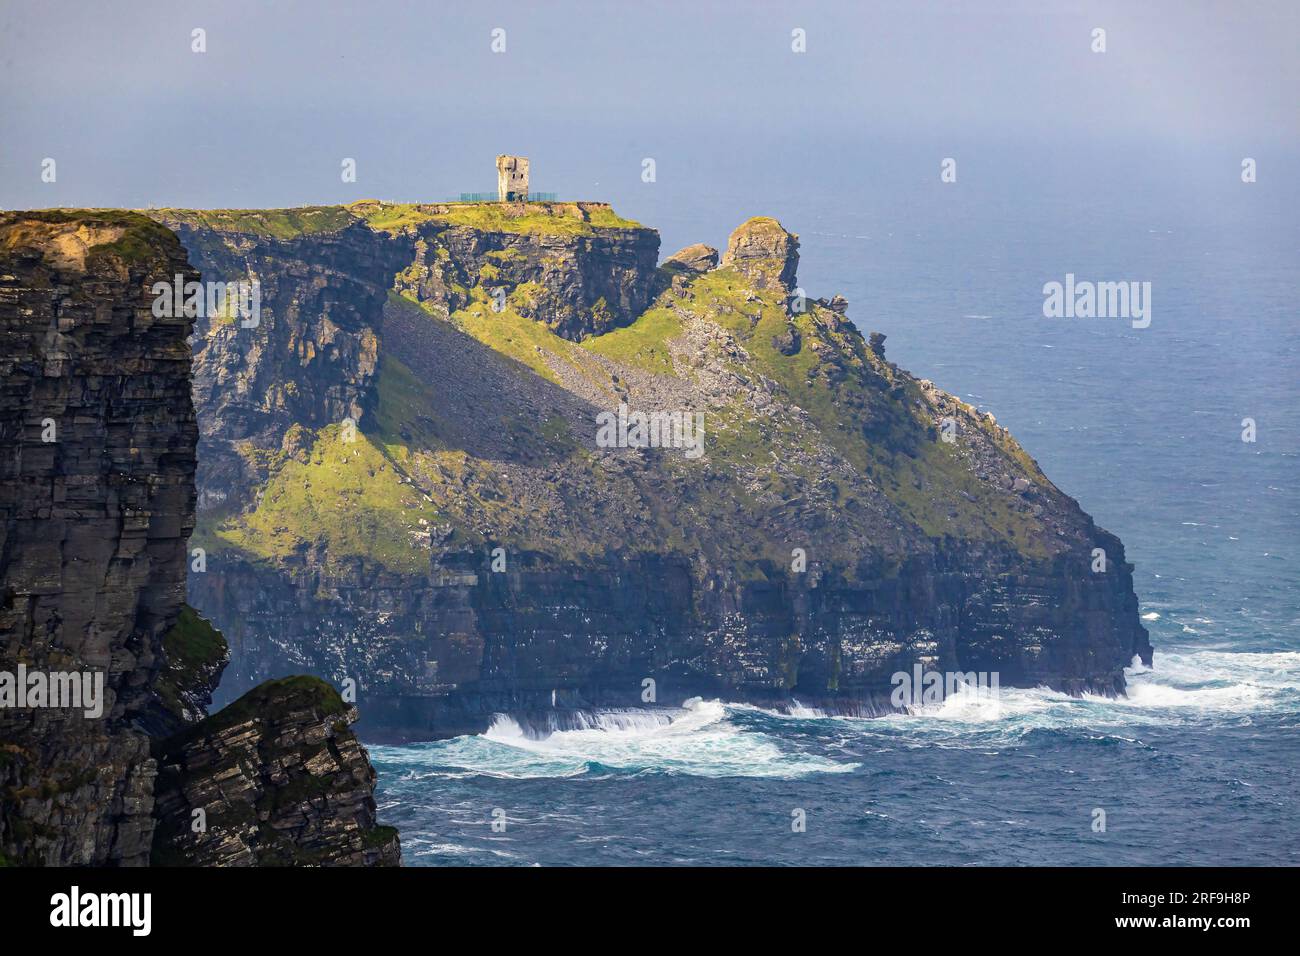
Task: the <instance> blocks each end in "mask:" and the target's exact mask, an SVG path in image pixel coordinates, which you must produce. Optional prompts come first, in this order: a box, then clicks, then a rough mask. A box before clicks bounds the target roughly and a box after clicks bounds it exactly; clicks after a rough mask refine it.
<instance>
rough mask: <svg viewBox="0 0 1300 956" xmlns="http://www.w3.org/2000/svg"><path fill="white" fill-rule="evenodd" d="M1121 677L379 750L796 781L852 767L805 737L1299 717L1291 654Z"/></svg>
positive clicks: (953, 739)
mask: <svg viewBox="0 0 1300 956" xmlns="http://www.w3.org/2000/svg"><path fill="white" fill-rule="evenodd" d="M1126 675H1127V678H1128V697H1127V698H1123V697H1121V698H1108V697H1100V696H1092V695H1085V696H1083V697H1070V696H1068V695H1065V694H1061V693H1057V692H1055V691H1051V690H1048V689H1046V688H1041V687H1040V688H1007V687H1003V688H1001V691H1000V693H999V695H998V696H997V698H996V699H990V698H989V697H988V696H987V695H982V694H980V693H978V692H975V691H959V692H958V693H956V694H953V695H951V696H949V697H948V698H947V699H946V700H944V701H943V702H942V703H941V704H938V705H935V706H930V707H922V708H918V709H917V710H916V711H915V712H913V713H910V714H902V713H900V714H890V715H888V716H885V717H878V718H855V717H842V716H828V715H826V714H824V713H822V712H821V711H820V710H817V709H816V708H811V707H807V706H804V705H802V704H798V703H794V704H793V705H792V706H790V707H789V708H787V709H786V711H785V712H775V711H769V710H766V709H762V708H759V707H754V706H752V705H744V704H723V703H722V702H721V701H717V700H708V701H702V700H699V699H693V700H690V701H687V702H685V703H684V704H683V706H682V707H680V708H658V709H651V710H638V709H625V710H607V711H589V712H576V711H575V712H571V713H566V714H563V715H562V716H561V717H559V718H556V721H555V726H557V727H558V726H563V727H564V729H557V730H554V731H549V730H548V729H547V727H542V728H541V729H540V730H538V729H537V728H536V727H532V728H530V729H529V730H525V727H524V726H521V724H520V722H519V721H518V720H516V719H515V718H513V717H510V716H507V715H504V714H502V715H498V716H497V717H496V718H494V719H493V721H492V723H491V726H490V727H489V729H488V730H487V732H486V733H484V734H481V735H472V736H465V737H457V738H454V739H452V740H445V741H439V742H436V743H429V744H418V745H413V746H410V747H403V748H376V749H377V750H378V751H379V752H380V754H381V755H382V757H383V758H384V760H385V761H386V762H388V763H390V764H391V765H393V766H394V767H397V768H401V769H402V770H403V771H404V772H405V773H407V774H408V775H410V777H412V778H414V779H420V778H422V777H440V778H443V779H446V778H463V777H472V776H495V777H505V778H536V777H551V778H566V777H567V778H582V777H589V776H601V775H605V774H611V773H628V772H632V773H675V774H683V775H691V776H700V777H769V778H779V779H797V778H800V777H803V776H807V775H809V774H816V773H847V772H852V771H853V770H855V769H857V768H858V767H859V764H858V763H854V762H850V761H849V760H848V759H835V760H832V759H830V758H828V757H825V756H822V755H821V754H820V753H810V752H808V751H807V747H806V745H805V744H802V743H801V740H802V739H803V736H804V733H808V734H810V735H811V736H812V737H818V736H819V735H823V734H831V735H832V736H838V737H840V738H841V740H842V741H843V742H849V741H852V740H853V739H854V738H864V739H865V741H866V742H867V743H868V744H869V746H873V747H874V746H877V745H885V746H897V745H899V744H901V745H903V746H907V747H925V746H938V747H945V748H959V749H977V750H982V751H989V752H996V750H998V749H1001V748H1005V747H1017V746H1020V745H1021V744H1022V742H1023V739H1024V738H1025V736H1026V735H1027V734H1030V733H1033V732H1037V731H1052V730H1070V731H1077V732H1080V733H1083V734H1086V735H1087V736H1089V737H1092V738H1094V739H1096V740H1098V741H1105V740H1120V741H1128V742H1130V743H1132V742H1139V743H1140V736H1141V728H1142V727H1143V726H1152V727H1157V726H1161V727H1176V726H1178V725H1180V724H1181V725H1191V724H1194V723H1199V722H1205V721H1216V720H1232V721H1241V720H1249V719H1250V718H1251V716H1252V715H1256V714H1267V713H1284V714H1285V713H1300V652H1296V651H1280V652H1273V653H1237V652H1231V651H1219V650H1180V651H1175V650H1158V651H1157V658H1156V667H1155V668H1149V667H1144V666H1142V665H1141V663H1140V662H1135V664H1134V666H1133V667H1130V668H1128V669H1127V670H1126ZM794 721H804V722H809V723H812V724H813V725H815V726H820V727H823V728H825V729H824V730H822V731H816V730H809V731H806V732H805V731H801V732H799V733H794V732H790V733H787V731H786V730H784V729H783V728H786V727H792V726H793V723H792V722H794ZM536 722H537V721H536V719H534V720H533V721H531V723H534V724H535V723H536ZM814 746H816V744H814ZM851 751H852V748H850V752H851ZM372 752H373V751H372ZM845 756H846V757H847V756H848V754H846V755H845Z"/></svg>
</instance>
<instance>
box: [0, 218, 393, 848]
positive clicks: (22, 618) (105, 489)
mask: <svg viewBox="0 0 1300 956" xmlns="http://www.w3.org/2000/svg"><path fill="white" fill-rule="evenodd" d="M177 276H179V277H180V278H181V281H182V282H186V281H191V280H197V279H198V274H197V273H196V272H195V270H194V269H193V268H192V267H191V266H190V264H189V261H188V259H187V257H186V253H185V250H184V249H183V248H182V246H181V245H180V243H179V241H178V240H177V238H176V236H175V235H174V234H173V233H171V232H170V231H169V230H167V229H166V228H164V227H162V226H160V225H159V224H157V223H156V222H154V221H152V220H150V219H147V218H145V217H143V216H140V215H136V214H133V213H126V212H112V211H107V212H105V211H59V210H51V211H43V212H33V213H4V214H0V378H2V379H3V383H4V384H3V387H0V447H2V448H3V450H4V453H3V456H2V457H0V863H17V864H33V865H123V866H129V865H142V864H145V863H147V862H148V860H149V858H150V855H151V852H153V848H154V847H153V844H154V832H155V823H156V818H155V799H154V797H155V790H154V784H155V776H156V771H157V763H156V754H155V753H154V752H153V751H154V750H155V749H156V748H157V745H158V741H159V739H161V738H162V737H164V736H172V735H176V734H179V733H182V731H183V729H184V728H185V727H187V726H189V725H191V724H193V723H195V722H196V721H200V720H202V719H203V718H204V716H205V714H206V708H207V705H208V704H209V702H210V699H211V694H212V691H213V689H214V688H215V686H216V684H217V681H218V680H219V679H220V676H221V672H222V669H223V667H224V666H225V664H226V662H227V660H228V652H227V648H226V643H225V641H224V639H223V638H222V637H221V635H220V634H219V633H217V632H216V631H215V630H213V629H212V628H211V627H210V626H209V625H208V624H207V622H206V621H204V620H203V619H202V618H200V617H199V616H198V615H196V614H195V613H194V612H193V611H192V610H191V609H188V608H186V607H185V606H184V604H183V602H184V597H185V580H186V571H187V567H188V564H189V561H188V554H187V540H186V539H187V538H188V537H189V536H190V532H191V531H192V529H193V526H194V514H195V497H196V495H195V484H194V482H195V445H196V439H197V427H196V422H195V416H194V407H193V405H192V403H191V377H190V364H191V348H190V344H189V342H188V340H187V337H188V335H189V333H190V327H191V324H192V320H191V319H190V318H188V317H186V316H185V315H184V314H169V310H167V309H155V307H154V306H155V299H156V296H155V292H154V285H155V283H157V282H164V283H168V284H170V283H171V282H172V281H173V279H174V277H177ZM353 357H354V356H353ZM83 678H84V679H83ZM18 684H23V685H25V686H24V689H23V690H24V692H22V693H18V694H16V693H15V688H16V685H18ZM27 685H30V688H33V689H34V688H41V687H44V688H47V691H46V693H47V694H53V688H55V687H56V686H57V687H59V688H61V691H60V693H61V694H62V692H63V691H68V690H70V689H71V688H74V687H75V688H76V689H78V690H79V691H81V694H80V696H79V698H77V697H73V698H64V697H62V696H60V697H59V698H58V699H53V698H52V697H51V696H45V697H37V696H35V695H34V694H33V693H27V692H26V691H27V690H28V686H27ZM97 686H101V687H102V694H98V693H95V690H94V689H95V688H96V687H97ZM256 693H257V692H256V691H254V694H256ZM91 697H93V698H94V699H93V700H92V699H90V698H91ZM70 700H73V701H75V705H69V701H70ZM260 700H261V698H257V697H254V698H250V699H249V700H248V701H245V703H244V705H243V706H244V707H245V709H247V708H249V707H256V706H258V705H259V703H260ZM218 717H220V715H218ZM213 719H214V720H215V719H217V718H213ZM199 726H204V724H199ZM331 726H332V725H331ZM277 727H278V732H277V739H278V740H279V741H280V743H281V745H283V746H300V748H306V747H310V746H311V745H312V743H313V742H314V741H315V740H316V738H317V736H319V733H318V730H317V729H315V728H311V727H306V726H301V722H299V723H297V724H296V723H295V722H294V718H293V717H292V715H290V716H289V717H286V719H285V720H284V721H282V723H281V724H280V725H277ZM295 735H297V737H295ZM327 736H328V737H329V739H330V740H331V741H333V740H334V738H339V739H340V740H342V741H343V746H342V748H340V753H342V752H343V750H344V749H346V750H347V753H346V756H345V757H344V758H341V759H340V761H339V764H338V769H339V771H340V774H341V776H340V777H339V781H341V782H342V781H346V782H345V783H343V784H342V786H341V787H340V791H341V792H343V793H346V794H347V796H346V798H345V799H343V800H339V801H335V802H327V803H326V804H324V805H318V804H316V803H314V802H312V801H311V800H308V801H306V802H305V804H304V807H303V808H302V810H301V811H300V813H301V815H302V816H304V817H306V818H307V819H308V820H310V821H311V823H310V824H309V825H307V826H305V827H304V828H303V829H299V830H293V829H289V830H286V837H285V838H286V839H287V840H288V843H289V845H295V844H294V843H293V841H294V840H296V839H299V838H301V839H302V841H303V842H302V844H301V847H302V849H303V851H304V853H305V854H306V856H305V857H304V859H308V860H312V861H320V862H345V863H352V862H394V861H395V853H396V843H395V839H394V837H393V834H392V833H391V832H390V831H387V830H382V833H381V836H376V835H375V834H376V833H378V832H380V831H378V830H376V828H375V827H374V826H373V812H372V813H371V815H370V816H369V817H366V815H365V813H364V812H361V811H358V810H357V809H356V807H357V806H361V808H362V810H364V809H365V807H364V802H365V799H366V797H367V796H368V794H369V790H368V789H367V787H368V785H369V784H370V783H373V773H371V776H370V777H367V776H366V773H365V771H366V770H368V764H367V763H366V758H365V755H364V752H363V751H361V750H360V749H359V748H358V747H355V746H353V745H352V744H349V743H348V742H347V741H348V739H349V735H347V734H346V732H342V733H340V732H337V731H331V732H330V733H329V734H327ZM298 738H300V739H298ZM164 753H165V754H166V755H167V756H170V753H168V752H164ZM203 756H204V752H203V745H201V744H192V745H191V746H189V747H188V748H187V749H186V750H185V753H184V760H185V761H187V762H188V763H191V764H192V763H196V762H198V761H201V760H202V759H203ZM209 757H211V758H212V759H214V760H215V759H216V757H215V755H209ZM249 759H253V757H252V756H251V755H250V758H249ZM249 769H250V772H257V773H262V774H264V775H272V776H274V777H275V779H276V782H277V785H279V786H281V787H288V788H291V789H292V788H293V787H294V786H295V785H305V783H306V782H307V781H308V780H310V781H311V782H312V783H313V784H315V783H316V782H318V781H319V779H320V777H321V774H322V773H327V772H328V770H329V768H328V767H327V766H326V765H325V764H324V763H322V762H321V761H317V762H316V763H314V764H313V765H312V766H311V767H302V766H297V765H295V764H294V763H293V762H292V761H291V760H286V759H280V758H278V757H277V763H276V765H275V768H274V769H271V768H269V767H268V768H260V767H257V766H255V765H250V767H249ZM362 791H364V793H363V792H362ZM286 807H287V805H286ZM371 809H372V810H373V807H371ZM287 812H288V810H287V809H286V813H287ZM334 813H338V814H340V816H338V817H337V818H335V817H334V816H332V814H334ZM277 819H283V817H278V818H277ZM381 829H382V828H381ZM358 834H360V835H359V836H358ZM372 839H373V845H374V847H378V848H380V849H378V850H376V851H374V852H371V850H369V849H366V850H361V849H355V845H356V844H357V842H358V840H361V841H363V842H364V841H367V840H372ZM170 859H171V861H173V862H183V861H188V862H195V858H190V857H186V856H185V855H184V854H183V853H182V854H180V855H179V856H178V855H175V854H173V855H172V856H171V857H170Z"/></svg>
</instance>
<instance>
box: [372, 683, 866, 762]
mask: <svg viewBox="0 0 1300 956" xmlns="http://www.w3.org/2000/svg"><path fill="white" fill-rule="evenodd" d="M730 712H731V711H730V708H728V707H727V706H726V705H724V704H723V703H722V702H721V701H717V700H708V701H701V700H698V699H695V700H691V701H687V702H686V703H685V704H684V705H683V707H681V708H680V709H677V708H673V709H668V710H646V711H633V710H628V711H592V712H588V713H586V714H585V715H584V716H583V717H582V718H581V719H580V723H583V724H585V726H579V727H577V728H575V729H566V730H557V731H555V732H553V733H548V734H545V735H542V736H536V735H534V736H530V735H529V734H528V733H526V732H525V730H524V728H523V727H522V726H521V725H520V723H519V721H517V720H516V719H514V718H513V717H510V716H508V715H505V714H499V715H497V716H496V717H494V718H493V720H492V724H491V726H490V727H489V728H488V730H487V732H486V733H484V734H480V735H476V736H466V737H457V738H454V739H453V740H447V741H440V742H438V743H434V744H425V745H421V746H420V747H419V749H418V752H417V753H418V756H417V755H416V754H415V753H412V751H413V748H409V747H408V748H401V750H403V751H405V755H404V756H403V759H402V761H401V762H402V763H403V764H405V768H406V770H407V771H408V772H410V773H412V774H413V775H415V776H416V777H419V776H422V775H431V776H441V777H448V776H455V777H462V776H466V775H467V772H468V773H469V774H481V775H484V776H497V777H509V778H528V777H578V776H584V775H589V774H597V775H599V774H600V773H602V771H603V772H606V773H608V772H615V771H621V772H627V771H633V772H660V773H680V774H686V775H691V776H700V777H775V778H782V779H796V778H799V777H803V776H807V775H808V774H813V773H848V772H851V771H853V770H856V769H857V768H858V764H856V763H849V762H845V761H836V760H830V759H827V758H825V757H821V756H817V755H815V754H808V753H802V752H799V751H797V750H791V749H789V748H787V747H783V746H782V745H781V743H779V742H778V740H779V738H777V737H774V736H771V735H769V734H765V733H761V732H757V731H754V730H750V729H742V728H739V727H737V726H735V725H734V724H732V723H731V722H730V721H729V720H728V715H729V713H730ZM570 718H571V715H569V716H566V721H567V720H569V719H570ZM397 749H398V748H393V750H394V751H396V750H397ZM384 756H385V757H389V756H390V751H388V750H385V751H384ZM391 756H398V754H397V753H395V752H393V753H391ZM419 765H425V766H428V765H435V766H436V767H437V768H438V769H435V770H430V771H429V772H428V773H422V771H421V769H420V766H419ZM448 768H455V769H451V770H450V771H449V770H448Z"/></svg>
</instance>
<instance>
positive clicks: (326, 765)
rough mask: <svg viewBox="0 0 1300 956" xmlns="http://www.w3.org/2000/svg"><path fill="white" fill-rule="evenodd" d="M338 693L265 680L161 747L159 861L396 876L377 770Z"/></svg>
mask: <svg viewBox="0 0 1300 956" xmlns="http://www.w3.org/2000/svg"><path fill="white" fill-rule="evenodd" d="M356 716H357V712H356V708H354V707H348V706H347V705H346V704H344V703H343V701H342V699H341V698H340V697H339V695H338V692H337V691H336V690H334V688H332V687H330V686H329V685H328V684H326V683H324V682H323V681H320V680H317V679H315V678H312V677H295V678H288V679H285V680H277V681H269V682H267V683H265V684H262V685H261V686H259V687H257V688H255V689H254V690H252V691H249V692H248V693H247V694H245V695H244V696H243V697H241V698H240V699H239V700H237V701H236V702H235V703H233V704H231V705H230V706H229V707H226V708H224V709H222V710H221V711H220V712H218V713H217V714H214V715H213V716H212V717H209V718H207V719H206V720H204V721H201V722H200V723H198V724H195V725H194V726H191V727H187V728H185V729H184V730H182V731H181V732H180V733H179V734H178V735H177V736H175V737H173V738H171V739H168V740H164V741H162V742H161V743H160V744H159V745H158V747H157V752H158V781H157V784H156V785H155V791H156V799H157V810H156V813H157V816H158V819H159V823H158V830H157V832H156V834H155V836H154V844H153V862H154V863H155V864H157V865H174V864H176V863H180V864H182V865H191V866H377V865H383V866H396V865H398V863H399V862H400V859H401V853H400V850H399V848H398V841H397V831H396V830H394V829H393V828H392V827H383V826H379V825H378V823H377V821H376V819H375V800H374V796H373V793H374V785H375V771H374V768H373V767H371V766H370V761H369V760H368V759H367V758H366V753H365V751H364V750H363V749H362V747H361V745H360V744H359V743H358V742H357V739H356V736H355V735H354V734H353V733H352V731H351V730H350V729H349V728H348V725H349V724H350V723H352V722H353V721H354V720H356Z"/></svg>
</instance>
